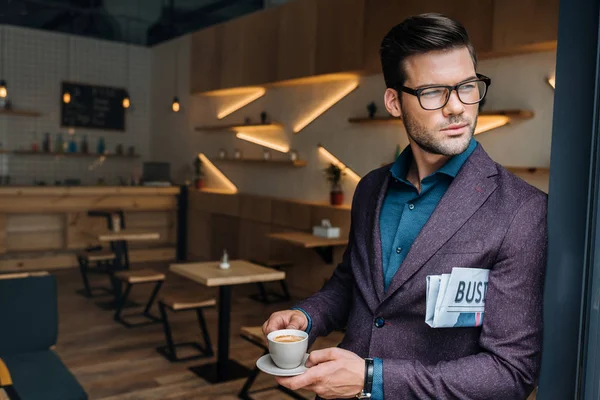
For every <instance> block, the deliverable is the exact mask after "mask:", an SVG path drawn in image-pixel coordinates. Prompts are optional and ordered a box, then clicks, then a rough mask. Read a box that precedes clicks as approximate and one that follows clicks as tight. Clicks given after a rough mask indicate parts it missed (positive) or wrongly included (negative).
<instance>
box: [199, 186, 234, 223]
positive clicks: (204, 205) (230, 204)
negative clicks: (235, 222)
mask: <svg viewBox="0 0 600 400" xmlns="http://www.w3.org/2000/svg"><path fill="white" fill-rule="evenodd" d="M189 193H190V197H189V200H188V201H189V207H190V208H193V209H196V210H202V211H208V212H210V213H213V214H222V215H229V216H231V217H239V215H240V196H239V195H230V194H216V193H206V192H199V191H197V190H190V192H189Z"/></svg>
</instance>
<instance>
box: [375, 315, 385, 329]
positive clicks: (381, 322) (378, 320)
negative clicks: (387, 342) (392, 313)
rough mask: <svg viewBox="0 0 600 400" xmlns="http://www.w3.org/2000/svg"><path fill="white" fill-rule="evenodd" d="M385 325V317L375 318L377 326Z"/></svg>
mask: <svg viewBox="0 0 600 400" xmlns="http://www.w3.org/2000/svg"><path fill="white" fill-rule="evenodd" d="M383 325H385V319H383V318H381V317H379V318H377V319H376V320H375V326H376V327H377V328H382V327H383Z"/></svg>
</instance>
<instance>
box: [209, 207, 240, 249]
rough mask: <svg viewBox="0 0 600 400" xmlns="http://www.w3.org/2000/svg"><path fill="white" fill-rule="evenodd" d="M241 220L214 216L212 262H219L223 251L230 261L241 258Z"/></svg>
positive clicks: (212, 221) (212, 223) (212, 220)
mask: <svg viewBox="0 0 600 400" xmlns="http://www.w3.org/2000/svg"><path fill="white" fill-rule="evenodd" d="M239 235H240V219H239V218H237V217H230V216H226V215H217V214H214V215H212V217H211V260H219V259H221V256H222V255H223V250H225V249H226V250H227V254H229V259H236V258H239V243H240V241H239Z"/></svg>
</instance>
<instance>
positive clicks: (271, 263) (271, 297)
mask: <svg viewBox="0 0 600 400" xmlns="http://www.w3.org/2000/svg"><path fill="white" fill-rule="evenodd" d="M251 262H253V263H255V264H258V265H262V266H263V267H267V268H273V269H276V270H278V271H279V270H281V269H282V268H285V267H290V266H292V265H293V264H292V262H290V261H282V260H267V261H259V260H251ZM279 284H280V285H281V291H282V294H280V293H276V292H271V291H267V290H266V289H265V284H264V283H262V282H257V283H256V286H257V287H258V293H256V294H251V295H250V298H251V299H253V300H256V301H258V302H260V303H263V304H273V303H279V302H282V301H289V300H290V299H291V296H290V292H289V290H288V287H287V284H286V283H285V279H282V280H280V281H279Z"/></svg>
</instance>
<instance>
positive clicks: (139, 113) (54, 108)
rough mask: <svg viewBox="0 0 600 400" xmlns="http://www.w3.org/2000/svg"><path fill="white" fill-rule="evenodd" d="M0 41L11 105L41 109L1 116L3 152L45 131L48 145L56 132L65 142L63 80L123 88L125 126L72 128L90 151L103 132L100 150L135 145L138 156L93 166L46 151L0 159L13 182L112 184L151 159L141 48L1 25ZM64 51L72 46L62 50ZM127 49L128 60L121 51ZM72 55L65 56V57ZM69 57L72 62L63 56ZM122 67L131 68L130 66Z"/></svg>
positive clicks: (146, 70) (147, 64)
mask: <svg viewBox="0 0 600 400" xmlns="http://www.w3.org/2000/svg"><path fill="white" fill-rule="evenodd" d="M0 39H2V40H3V43H4V45H5V48H4V54H1V53H0V59H3V60H4V65H3V70H2V67H1V66H0V75H2V78H3V79H5V80H6V82H7V85H8V91H9V98H10V100H11V102H12V103H13V108H15V109H24V110H31V111H37V112H40V113H41V114H42V115H41V116H40V117H21V116H19V117H17V116H9V115H0V142H1V143H2V146H3V148H4V149H7V150H18V149H24V150H29V149H30V148H31V143H32V142H33V141H34V140H35V139H37V141H38V143H39V145H40V146H41V142H42V140H43V136H44V133H45V132H50V134H51V138H52V142H53V144H54V142H55V141H56V136H57V134H58V133H62V137H63V140H64V141H67V140H69V139H70V138H69V133H70V132H68V130H67V128H63V127H61V126H60V101H61V100H60V99H61V82H62V81H73V82H79V83H84V84H92V85H104V86H114V87H124V88H126V89H127V90H128V91H129V94H130V96H131V99H132V108H130V109H129V110H128V111H127V114H126V130H125V131H104V130H89V129H79V128H77V129H75V130H73V131H72V132H71V133H73V134H74V135H75V138H76V140H77V141H78V142H79V141H80V140H81V139H82V137H83V135H85V136H86V137H87V140H88V146H89V149H90V152H93V151H95V149H96V143H97V141H98V139H99V138H100V137H103V138H104V140H105V143H106V149H107V150H108V151H109V152H114V151H115V148H116V146H117V145H118V144H123V147H124V149H125V150H127V148H128V147H129V146H134V147H135V151H136V153H138V154H140V155H141V156H142V157H141V158H139V159H110V158H108V159H106V161H105V162H104V163H103V164H102V165H95V166H93V168H92V165H93V163H94V162H96V159H95V158H85V157H82V158H60V159H55V158H53V157H49V156H41V155H40V156H19V155H11V154H9V155H2V156H0V175H9V176H10V179H11V183H13V184H23V185H30V184H33V183H34V180H37V181H44V182H45V183H46V184H53V183H54V182H55V181H57V180H58V181H63V180H64V179H65V178H75V179H81V181H82V184H95V183H96V182H97V180H98V179H99V178H103V179H104V180H105V182H106V183H107V184H116V183H117V182H118V177H124V178H126V179H127V178H129V176H130V174H131V173H132V171H134V170H136V171H139V169H140V165H141V162H142V161H143V160H144V159H145V158H147V157H148V156H149V140H150V139H149V138H150V80H151V76H152V53H151V50H150V49H148V48H145V47H139V46H132V45H125V44H122V43H115V42H109V41H103V40H96V39H89V38H83V37H78V36H71V35H65V34H60V33H54V32H48V31H38V30H32V29H26V28H21V27H14V26H3V25H0ZM68 49H70V51H68ZM128 50H129V62H127V51H128ZM69 53H70V56H68V55H69ZM69 60H70V61H69ZM127 65H129V68H128V70H126V69H127Z"/></svg>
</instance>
